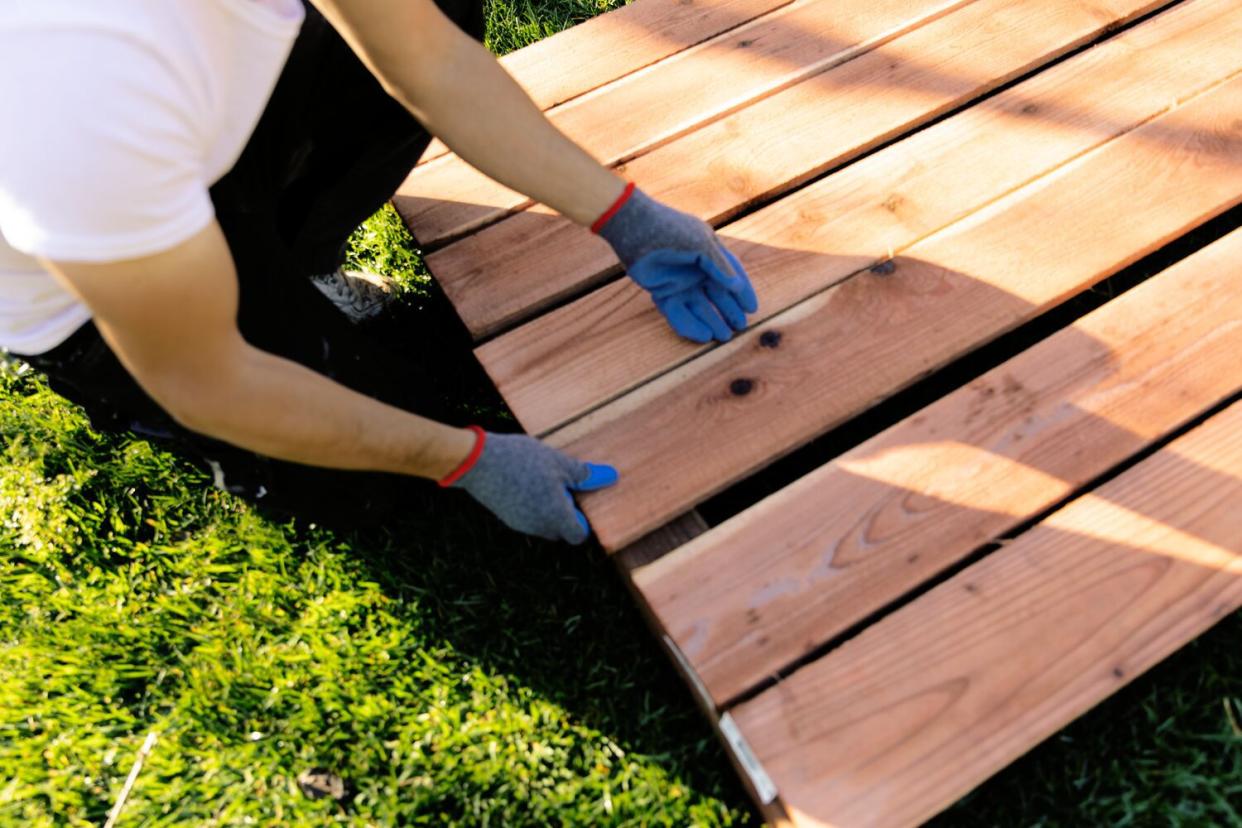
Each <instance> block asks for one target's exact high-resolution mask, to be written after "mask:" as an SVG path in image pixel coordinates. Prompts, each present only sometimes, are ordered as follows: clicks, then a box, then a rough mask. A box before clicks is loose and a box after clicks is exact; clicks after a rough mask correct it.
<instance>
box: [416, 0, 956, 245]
mask: <svg viewBox="0 0 1242 828" xmlns="http://www.w3.org/2000/svg"><path fill="white" fill-rule="evenodd" d="M970 1H971V0H839V1H837V2H829V0H794V2H792V3H790V4H789V5H788V6H785V7H783V8H780V9H777V10H776V11H774V12H771V13H769V14H767V15H765V16H763V17H760V18H758V19H756V20H753V21H751V22H750V23H747V24H745V25H743V26H739V27H738V28H736V29H733V30H732V31H729V32H727V33H725V34H724V35H721V36H719V37H716V38H713V39H712V40H709V41H707V42H705V43H702V44H700V45H698V46H695V47H692V48H690V49H686V50H684V51H682V52H679V53H678V54H676V55H674V56H672V57H670V58H668V59H666V60H663V61H660V62H659V63H658V64H656V65H654V66H651V67H648V68H647V69H645V70H643V71H640V72H635V73H633V74H631V75H628V76H626V77H624V78H622V79H620V80H618V81H617V82H615V83H610V84H608V85H607V86H604V87H601V88H599V89H597V90H595V91H594V92H591V93H588V94H586V95H583V96H581V97H579V98H576V99H574V100H572V101H570V102H569V103H567V104H565V105H563V106H560V107H557V108H556V110H554V111H552V112H550V113H549V116H548V117H549V118H550V119H551V121H552V123H554V124H555V125H556V126H557V127H559V128H560V129H561V130H562V131H563V132H565V133H566V134H567V135H568V136H569V137H571V138H573V139H574V140H575V141H577V142H578V143H580V144H582V145H583V146H584V147H586V148H587V149H588V150H589V151H591V152H592V153H594V154H595V155H596V156H597V157H598V158H600V159H601V160H602V161H604V162H605V163H607V164H615V163H618V162H621V161H624V160H626V159H628V158H632V157H634V156H636V155H639V154H641V153H643V152H645V151H647V150H649V149H651V148H652V147H654V146H657V145H659V144H661V143H663V142H665V141H668V140H671V139H672V138H675V137H677V136H678V135H680V134H682V133H684V132H686V131H688V130H690V129H693V128H695V127H697V126H700V125H702V124H703V123H705V122H707V121H709V120H711V119H714V118H718V117H720V116H723V115H727V114H728V113H729V112H732V111H734V110H736V109H739V108H741V107H743V106H745V105H747V104H749V103H751V102H753V101H755V100H757V99H760V98H763V97H765V96H767V95H770V94H773V93H775V92H778V91H780V90H781V89H784V88H786V87H788V86H792V85H793V84H795V83H797V82H798V81H801V80H803V79H805V78H807V77H810V76H811V75H814V74H817V73H819V72H822V71H824V70H826V69H828V68H830V67H832V66H836V65H838V64H840V63H843V62H845V61H847V60H850V59H852V58H854V57H857V56H858V55H859V54H861V53H863V52H866V51H868V50H870V49H872V48H875V47H876V46H878V45H880V44H882V43H884V42H886V41H888V40H890V39H891V38H893V37H896V36H898V35H900V34H901V33H903V32H906V31H910V30H912V29H914V28H917V27H918V26H920V25H922V24H923V23H925V22H927V21H928V20H933V19H935V18H936V17H938V16H940V15H941V14H943V13H945V12H946V11H948V10H950V9H952V8H954V7H956V6H959V5H962V4H964V3H967V2H970ZM705 78H710V82H706V81H705ZM527 203H528V200H527V199H526V197H525V196H522V195H520V194H518V193H515V192H513V191H512V190H509V189H507V188H505V187H504V186H502V185H500V184H498V183H496V182H494V181H492V180H491V179H489V178H487V177H486V176H484V175H483V174H482V173H479V172H477V171H476V170H474V169H472V168H471V167H470V166H468V165H467V164H466V163H465V162H464V161H462V160H461V159H459V158H456V157H449V156H445V157H443V158H439V159H436V160H435V161H432V162H430V163H428V164H424V165H422V166H419V167H416V168H415V169H414V170H413V172H412V173H411V174H410V177H409V179H407V181H406V182H405V183H404V184H403V185H402V186H401V188H400V189H399V190H398V191H397V195H396V197H394V199H393V204H394V205H395V206H396V208H397V210H398V211H399V212H400V213H401V215H402V216H403V217H404V218H405V221H406V224H408V225H409V227H410V228H411V231H412V232H413V233H414V237H415V238H416V239H418V241H419V243H420V244H422V245H424V246H434V245H437V244H440V243H442V242H445V241H447V240H449V239H451V238H455V237H458V236H461V235H462V234H464V233H467V232H470V231H471V230H474V229H476V228H478V227H480V226H482V225H484V224H486V223H489V222H491V221H495V220H496V219H499V218H501V217H503V216H504V215H506V214H508V213H509V212H512V211H513V210H515V209H518V208H520V207H522V206H523V205H525V204H527Z"/></svg>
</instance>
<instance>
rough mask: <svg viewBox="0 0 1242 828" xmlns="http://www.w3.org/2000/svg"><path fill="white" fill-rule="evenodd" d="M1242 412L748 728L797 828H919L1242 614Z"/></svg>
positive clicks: (868, 642) (896, 627) (872, 633)
mask: <svg viewBox="0 0 1242 828" xmlns="http://www.w3.org/2000/svg"><path fill="white" fill-rule="evenodd" d="M1239 469H1242V404H1239V405H1235V406H1233V407H1232V408H1230V409H1229V410H1227V411H1225V412H1224V413H1222V414H1219V415H1217V416H1216V417H1214V418H1212V419H1211V420H1209V421H1208V422H1206V423H1205V424H1203V425H1202V426H1200V427H1199V428H1196V429H1194V430H1192V431H1191V432H1190V433H1189V434H1187V435H1185V436H1184V437H1181V438H1179V439H1177V440H1176V441H1174V442H1173V443H1171V444H1170V445H1169V446H1168V447H1166V448H1164V449H1162V450H1161V451H1160V452H1159V453H1157V454H1155V455H1153V456H1152V457H1151V458H1149V459H1147V460H1145V461H1143V462H1142V463H1141V464H1139V465H1138V466H1135V467H1134V468H1133V469H1131V470H1130V471H1127V472H1126V473H1125V474H1123V475H1122V476H1120V477H1118V478H1117V479H1115V480H1113V481H1111V482H1109V483H1108V484H1106V485H1104V486H1102V487H1101V488H1100V489H1099V490H1097V491H1095V492H1093V493H1090V494H1087V495H1085V496H1083V497H1081V498H1079V499H1078V500H1075V501H1074V502H1072V503H1071V504H1070V505H1068V506H1066V507H1065V508H1064V509H1062V510H1060V511H1059V512H1056V513H1055V514H1053V515H1052V516H1051V517H1049V518H1048V519H1047V520H1046V521H1044V522H1043V523H1041V524H1040V525H1038V526H1037V527H1036V528H1034V529H1032V530H1031V531H1030V532H1028V533H1026V534H1024V535H1022V536H1021V537H1019V538H1018V539H1017V540H1016V541H1014V542H1013V543H1012V544H1010V545H1009V546H1006V547H1005V548H1003V549H1001V550H999V551H997V552H994V553H993V554H991V555H989V556H988V557H987V558H985V559H984V560H983V561H981V562H980V563H978V564H975V565H974V566H971V567H969V568H968V569H966V570H965V571H963V572H962V573H960V574H959V575H957V576H955V577H953V578H951V579H950V580H948V581H946V582H945V583H944V584H942V585H940V586H938V587H936V588H935V589H933V590H932V591H931V592H929V593H927V594H926V595H924V596H922V597H921V598H919V599H918V600H916V601H915V602H913V603H912V604H910V605H908V606H906V607H904V608H902V609H901V610H900V611H898V612H896V613H894V614H893V615H891V616H889V617H888V618H885V619H884V620H883V621H881V622H879V623H877V624H875V625H873V626H872V627H870V628H869V629H867V630H866V631H865V632H863V633H862V634H861V635H859V636H858V637H857V638H854V639H853V640H851V641H849V642H847V643H846V644H844V645H843V646H842V647H841V648H840V649H838V650H836V651H835V652H833V653H831V654H829V655H827V656H825V657H824V658H822V659H820V660H818V661H816V662H814V663H812V664H810V665H808V666H807V667H805V668H803V669H802V670H799V671H798V672H796V673H794V675H793V676H791V677H790V678H788V679H786V680H785V681H783V682H781V683H780V684H778V685H776V686H775V687H773V688H772V689H771V690H768V691H766V692H764V693H763V694H761V695H760V696H758V697H756V698H755V699H753V700H752V701H749V702H747V703H745V704H742V705H740V706H739V707H737V708H736V709H735V710H734V711H733V716H734V718H735V720H736V722H737V723H738V724H739V726H740V727H741V729H742V731H743V733H744V734H745V735H746V736H747V737H748V740H749V742H750V745H751V747H752V748H753V750H754V752H755V753H756V755H757V756H758V757H759V760H760V762H762V764H763V766H764V768H765V770H766V771H767V773H768V774H769V775H770V776H771V777H772V778H773V780H774V781H775V782H776V785H777V787H778V788H779V790H780V794H781V800H782V801H783V803H784V805H785V807H786V809H787V810H788V811H789V813H790V816H791V818H792V822H793V824H794V825H799V826H811V825H815V826H820V825H849V826H860V828H861V826H912V825H917V824H920V823H921V822H923V821H924V820H926V819H927V818H929V817H930V816H932V815H933V814H935V813H936V812H937V811H939V810H941V809H942V808H944V807H946V806H948V805H949V804H951V803H952V802H953V801H954V800H955V799H957V798H958V797H960V796H961V795H962V794H964V793H966V792H967V791H969V790H970V789H971V788H973V787H974V786H975V785H977V784H979V783H980V782H982V781H983V780H984V779H986V778H987V777H989V776H991V775H992V774H993V773H995V772H996V771H997V770H999V769H1000V768H1002V767H1004V766H1005V765H1006V764H1008V763H1009V762H1011V761H1013V760H1014V759H1016V758H1017V757H1018V756H1020V755H1022V754H1023V753H1025V752H1026V751H1027V750H1029V749H1030V747H1031V746H1032V745H1033V744H1035V743H1037V742H1039V741H1040V740H1042V739H1045V738H1047V737H1048V736H1050V735H1051V734H1052V733H1053V732H1055V731H1056V730H1057V729H1059V728H1060V727H1062V726H1064V725H1065V724H1067V723H1069V722H1070V721H1071V720H1072V719H1074V718H1075V717H1077V716H1079V715H1080V714H1082V713H1083V712H1085V711H1086V710H1088V709H1089V708H1091V707H1092V706H1093V705H1095V704H1097V703H1098V702H1100V701H1102V700H1103V699H1105V698H1107V697H1108V696H1109V695H1111V694H1112V693H1113V692H1114V691H1116V690H1117V689H1118V688H1119V687H1121V686H1122V685H1124V684H1126V683H1127V682H1129V681H1131V680H1132V679H1133V678H1134V677H1135V676H1138V675H1140V674H1141V673H1143V672H1144V671H1145V670H1147V669H1148V668H1150V667H1151V666H1152V665H1154V664H1156V663H1157V662H1159V661H1160V660H1161V659H1163V658H1164V657H1165V656H1167V655H1169V654H1170V653H1172V652H1173V651H1175V650H1176V649H1177V648H1179V647H1181V646H1182V645H1183V644H1185V643H1187V642H1188V641H1190V640H1191V639H1192V638H1194V637H1195V636H1197V635H1199V634H1200V633H1202V632H1203V631H1205V630H1207V629H1208V628H1209V627H1211V626H1212V625H1213V624H1214V623H1216V622H1217V621H1219V620H1220V619H1221V618H1224V617H1225V616H1227V615H1228V614H1229V613H1231V612H1233V611H1234V610H1236V609H1237V608H1238V607H1239V606H1242V540H1240V539H1242V509H1239V508H1238V504H1239V502H1242V477H1240V476H1239V474H1238V470H1239Z"/></svg>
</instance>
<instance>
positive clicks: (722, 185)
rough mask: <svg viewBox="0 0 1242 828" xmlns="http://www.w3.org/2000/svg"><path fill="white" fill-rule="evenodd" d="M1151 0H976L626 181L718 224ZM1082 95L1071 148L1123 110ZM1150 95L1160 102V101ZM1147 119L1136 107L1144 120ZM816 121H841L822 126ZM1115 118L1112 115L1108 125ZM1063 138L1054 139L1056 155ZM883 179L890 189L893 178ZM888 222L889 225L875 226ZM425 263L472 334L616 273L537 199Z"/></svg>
mask: <svg viewBox="0 0 1242 828" xmlns="http://www.w3.org/2000/svg"><path fill="white" fill-rule="evenodd" d="M1155 5H1157V4H1156V3H1153V2H1150V1H1149V0H1122V2H1114V3H1111V4H1109V6H1108V8H1107V10H1106V11H1102V10H1101V9H1100V8H1099V7H1096V6H1094V5H1084V4H1083V3H1079V2H1073V1H1072V0H1056V2H1047V0H1042V2H1041V0H979V2H976V3H972V4H971V5H969V6H965V7H962V8H960V9H957V10H956V11H954V12H953V13H951V14H948V15H945V16H944V17H941V18H939V19H938V20H936V21H933V22H931V23H928V24H927V25H925V26H923V27H920V28H919V29H916V30H915V31H913V32H910V33H909V34H906V35H904V36H902V37H900V38H897V39H895V40H893V41H891V42H889V43H887V44H885V45H884V46H882V47H880V48H879V49H876V50H875V51H872V52H869V53H868V54H866V55H864V56H862V57H859V58H857V59H856V60H853V61H850V62H849V63H846V64H844V65H842V66H838V67H836V68H835V69H833V70H831V71H829V72H825V73H823V74H821V75H817V76H816V77H814V78H812V79H810V80H807V81H804V82H803V83H800V84H798V85H796V86H794V87H791V88H790V89H787V90H785V91H783V92H780V93H778V94H776V95H774V96H772V97H770V98H766V99H764V100H763V101H761V102H759V103H756V104H753V105H752V106H749V107H746V108H745V109H742V110H740V111H738V112H735V113H733V114H732V115H729V116H728V117H726V118H724V119H722V120H720V121H717V122H715V123H713V124H711V125H709V126H707V127H704V128H703V129H699V130H696V131H695V132H692V133H690V134H688V135H686V136H683V137H682V138H680V139H678V140H676V141H673V142H671V143H669V144H666V145H664V146H662V147H660V148H658V149H656V150H653V151H652V152H650V153H648V154H647V155H644V156H642V157H640V158H637V159H634V160H633V161H631V162H630V163H628V164H627V165H626V176H627V177H629V178H631V179H633V180H634V181H635V182H637V183H638V184H639V185H640V186H642V187H643V188H644V189H645V190H646V191H647V192H649V193H650V194H652V195H654V196H655V197H657V198H659V199H662V200H665V201H667V202H669V203H670V204H672V205H673V206H676V207H678V208H679V209H682V210H686V211H687V212H690V213H692V214H694V215H698V216H700V217H702V218H703V219H705V220H707V221H710V222H713V223H719V222H720V221H722V220H724V219H726V218H727V217H729V216H730V215H732V214H734V213H736V212H737V211H738V210H740V209H743V208H745V207H747V206H748V205H750V204H752V203H754V202H757V201H761V200H766V199H769V198H771V197H773V196H775V195H779V194H780V193H782V192H784V191H786V190H788V189H789V188H791V187H793V186H795V185H797V184H799V183H801V182H803V181H805V180H806V179H808V178H810V177H812V176H815V175H818V174H820V173H821V172H823V171H824V170H826V169H828V168H829V167H832V166H835V165H838V164H841V163H843V162H844V161H847V160H849V159H850V158H853V157H855V156H857V155H858V154H860V153H861V152H864V151H866V150H868V149H871V148H872V147H874V146H876V145H877V144H879V143H882V142H883V141H886V140H888V139H890V138H892V137H893V136H894V135H897V134H899V133H901V132H903V131H906V130H908V129H911V128H913V127H915V126H918V125H920V124H923V123H926V122H928V121H930V120H932V119H934V118H936V117H937V116H939V115H941V114H942V113H944V112H945V111H946V110H948V109H950V108H953V107H955V106H959V105H961V104H963V103H965V102H967V101H969V100H971V99H972V98H975V97H977V96H979V95H982V94H985V93H987V92H989V91H991V90H993V89H996V88H997V87H999V86H1001V85H1002V84H1004V83H1006V82H1007V81H1009V80H1010V79H1012V78H1013V77H1015V76H1017V75H1020V74H1022V73H1025V72H1027V71H1029V70H1030V69H1033V68H1035V67H1037V66H1040V65H1042V64H1044V63H1047V62H1048V61H1051V60H1053V59H1055V58H1056V57H1058V56H1060V55H1062V54H1064V53H1065V52H1067V51H1069V50H1070V49H1072V48H1074V47H1075V46H1077V45H1080V44H1081V43H1083V42H1086V41H1089V40H1091V39H1093V38H1095V37H1098V36H1099V35H1100V34H1101V33H1102V32H1103V31H1105V30H1106V29H1107V28H1108V27H1110V26H1115V25H1118V24H1119V23H1121V22H1124V21H1125V20H1128V19H1130V18H1132V17H1133V16H1135V15H1137V14H1140V13H1142V12H1146V11H1148V10H1150V9H1151V8H1153V7H1154V6H1155ZM1195 5H1197V4H1195ZM1228 5H1229V4H1220V6H1219V7H1218V8H1217V9H1216V12H1217V16H1220V15H1221V14H1225V13H1227V11H1228V8H1227V6H1228ZM1234 5H1236V4H1234ZM1235 11H1236V10H1235ZM1235 16H1236V15H1235ZM1208 38H1210V36H1208ZM1220 39H1221V40H1222V41H1223V40H1224V38H1220ZM1236 42H1237V41H1236V39H1235V40H1234V43H1236ZM1109 51H1110V53H1112V55H1113V57H1114V58H1115V59H1117V62H1122V63H1127V64H1129V63H1136V64H1137V63H1139V61H1138V60H1137V58H1138V55H1135V54H1126V53H1124V50H1123V49H1121V48H1118V47H1110V49H1109ZM1107 63H1108V61H1107V60H1104V59H1101V58H1093V59H1091V60H1089V61H1086V62H1083V61H1080V62H1079V65H1081V66H1082V70H1081V71H1082V72H1090V71H1093V70H1094V69H1097V68H1103V69H1104V70H1105V73H1104V75H1105V76H1104V77H1103V78H1102V79H1101V80H1102V81H1103V82H1104V83H1105V84H1106V85H1108V86H1111V87H1114V88H1115V87H1118V86H1123V84H1124V81H1123V80H1122V78H1124V76H1123V75H1120V74H1118V72H1117V71H1115V70H1113V69H1112V68H1110V67H1108V66H1107ZM1139 74H1141V75H1156V76H1157V78H1160V76H1161V75H1163V76H1164V77H1163V80H1164V81H1165V84H1166V85H1167V83H1168V77H1169V75H1171V74H1175V71H1174V70H1171V69H1170V68H1169V67H1167V66H1163V65H1161V64H1158V63H1156V62H1154V61H1148V62H1146V63H1145V64H1141V68H1140V72H1139ZM1058 76H1059V77H1065V76H1066V73H1065V72H1061V73H1059V74H1058ZM1074 80H1076V81H1078V83H1079V85H1085V84H1084V81H1085V78H1083V76H1082V75H1077V76H1075V78H1074ZM1184 83H1185V80H1183V84H1184ZM1061 85H1062V86H1065V84H1064V83H1062V84H1061ZM1136 85H1137V84H1136ZM1027 86H1028V87H1029V86H1030V84H1028V85H1027ZM1047 88H1048V86H1047V84H1045V85H1044V86H1043V87H1037V88H1036V89H1035V92H1034V93H1035V94H1038V92H1039V91H1042V90H1044V89H1047ZM1123 88H1124V87H1123ZM1065 91H1066V93H1068V94H1073V93H1074V91H1075V90H1065ZM877 92H879V94H877ZM1026 94H1027V95H1030V94H1032V93H1029V92H1028V93H1026ZM1057 94H1058V93H1057V92H1052V93H1051V95H1050V96H1051V97H1052V98H1056V97H1057ZM1129 96H1130V97H1134V96H1135V93H1129ZM1010 97H1011V98H1012V97H1014V96H1012V95H1011V96H1010ZM1086 100H1087V102H1090V103H1095V104H1096V107H1095V108H1093V109H1090V110H1088V111H1087V112H1083V113H1079V112H1069V113H1066V114H1067V115H1068V116H1069V118H1070V119H1071V120H1077V121H1080V122H1081V121H1094V122H1095V123H1090V125H1089V126H1090V132H1088V129H1086V128H1084V129H1082V130H1080V131H1078V132H1077V133H1073V132H1069V131H1067V132H1069V135H1070V136H1076V137H1077V138H1078V139H1079V142H1080V143H1081V141H1082V140H1088V139H1094V140H1098V139H1097V138H1096V135H1095V131H1096V130H1097V129H1098V128H1099V127H1100V126H1106V127H1107V126H1108V125H1112V124H1113V122H1114V119H1121V118H1124V117H1125V116H1126V115H1129V114H1130V113H1129V111H1128V110H1122V113H1119V114H1118V115H1113V113H1112V111H1111V109H1107V108H1104V106H1103V105H1102V104H1100V103H1099V102H1102V101H1108V100H1109V99H1108V98H1107V97H1102V96H1098V95H1097V94H1096V93H1095V91H1094V90H1090V89H1088V90H1087V92H1086ZM1149 100H1156V101H1159V102H1160V103H1159V104H1158V105H1165V104H1166V103H1167V101H1168V96H1167V95H1166V96H1165V97H1163V98H1159V97H1155V96H1152V97H1151V98H1149ZM1152 105H1153V104H1148V107H1150V106H1152ZM1106 113H1107V114H1106ZM1149 114H1150V109H1149V108H1146V109H1144V110H1142V112H1141V114H1140V117H1143V116H1146V115H1149ZM1020 121H1021V122H1022V125H1023V126H1025V125H1026V124H1028V123H1030V122H1032V121H1033V119H1032V118H1030V117H1029V116H1026V117H1022V118H1021V119H1020ZM1100 122H1104V123H1103V124H1101V123H1100ZM826 124H839V125H848V128H837V129H825V125H826ZM1041 126H1042V128H1043V131H1044V132H1050V131H1052V130H1051V129H1050V125H1049V124H1047V123H1043V124H1041ZM1124 126H1125V124H1124V122H1122V123H1116V124H1115V126H1114V129H1116V130H1120V129H1121V128H1123V127H1124ZM1024 131H1026V132H1029V131H1030V130H1024ZM1041 137H1042V136H1041ZM1065 143H1066V142H1065V141H1064V140H1062V141H1058V142H1056V143H1055V145H1054V147H1053V148H1052V153H1055V152H1056V151H1057V150H1058V149H1061V148H1062V147H1063V145H1064V144H1065ZM1047 157H1054V158H1055V157H1057V156H1056V155H1055V154H1053V155H1051V156H1049V155H1048V154H1046V153H1045V152H1039V153H1036V154H1035V157H1034V158H1033V159H1030V160H1028V159H1027V157H1026V154H1023V155H1022V156H1020V163H1019V165H1018V170H1017V171H1009V170H1007V172H1009V175H1008V176H1005V177H1002V181H999V182H997V183H998V185H999V184H1002V182H1003V180H1006V179H1007V180H1017V181H1020V180H1022V179H1021V177H1020V175H1021V172H1020V171H1022V170H1027V169H1030V167H1031V165H1032V164H1037V163H1039V160H1040V159H1044V158H1047ZM929 166H930V165H929ZM885 185H886V186H891V180H890V181H888V182H886V183H885ZM1000 191H1001V192H1003V190H1000ZM891 223H892V222H891V219H890V221H888V222H885V224H886V225H890V224H891ZM428 266H429V267H430V268H431V272H432V273H434V274H435V275H436V278H437V280H439V282H440V283H441V284H442V285H443V286H444V289H445V291H446V292H447V293H448V294H449V296H450V297H451V298H452V299H453V302H454V305H455V306H456V307H457V309H458V313H459V314H460V316H461V317H462V319H463V320H465V322H466V324H467V326H468V327H470V328H471V330H472V332H473V333H474V334H475V336H476V337H477V336H482V335H488V334H492V333H495V332H496V331H498V330H501V329H503V328H505V327H508V326H510V325H512V324H513V323H514V322H517V321H519V320H521V319H523V318H525V317H527V316H529V315H531V314H532V313H534V312H536V311H538V310H540V309H542V308H544V307H546V306H547V305H548V304H549V303H552V302H556V301H560V300H562V299H563V298H564V297H566V296H568V295H570V294H572V293H574V292H578V291H581V290H583V289H585V288H587V287H590V286H591V285H593V284H595V283H597V282H600V281H602V280H603V279H605V278H606V277H608V276H610V275H612V274H614V273H616V272H617V269H618V268H619V265H618V263H617V261H616V257H615V256H614V255H613V254H612V250H611V248H609V247H608V245H607V244H606V243H604V242H603V241H602V240H600V239H598V238H596V237H595V236H593V235H591V234H589V233H585V232H583V231H582V229H581V228H579V227H578V226H577V225H575V224H573V223H572V222H570V221H568V220H566V219H563V218H561V217H559V216H556V215H554V214H553V213H552V212H551V211H549V210H547V209H546V208H542V207H536V208H532V209H530V210H527V211H525V212H523V213H520V214H518V215H515V216H513V217H511V218H509V219H506V220H504V221H501V222H499V223H498V224H496V225H493V226H491V227H488V228H486V229H484V230H482V231H480V232H479V233H477V234H475V235H474V236H471V237H469V238H466V239H462V240H461V241H459V242H456V243H454V244H452V245H449V246H448V247H446V248H444V249H443V250H440V251H437V252H436V253H433V254H431V256H429V257H428Z"/></svg>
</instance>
